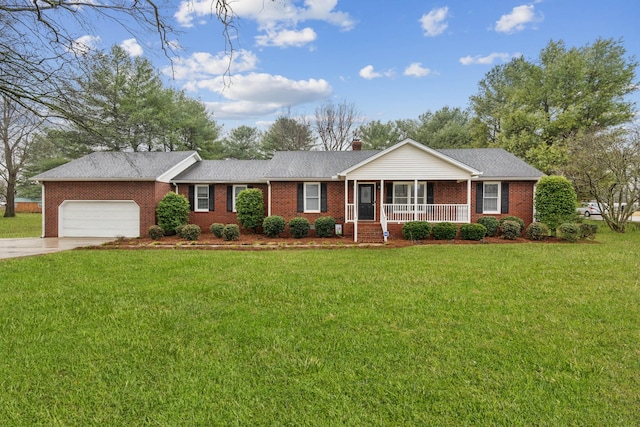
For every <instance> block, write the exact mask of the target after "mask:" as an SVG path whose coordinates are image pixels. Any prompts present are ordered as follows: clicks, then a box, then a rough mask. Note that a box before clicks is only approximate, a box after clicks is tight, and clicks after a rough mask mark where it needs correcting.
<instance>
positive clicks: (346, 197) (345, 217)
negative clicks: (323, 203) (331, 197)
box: [343, 176, 349, 235]
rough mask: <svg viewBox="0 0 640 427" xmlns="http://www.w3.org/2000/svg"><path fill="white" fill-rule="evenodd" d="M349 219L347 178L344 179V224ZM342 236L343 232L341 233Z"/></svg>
mask: <svg viewBox="0 0 640 427" xmlns="http://www.w3.org/2000/svg"><path fill="white" fill-rule="evenodd" d="M348 219H349V178H348V177H347V176H345V177H344V223H345V224H346V223H347V220H348ZM343 235H344V231H343Z"/></svg>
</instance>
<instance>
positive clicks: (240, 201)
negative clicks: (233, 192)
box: [236, 188, 264, 231]
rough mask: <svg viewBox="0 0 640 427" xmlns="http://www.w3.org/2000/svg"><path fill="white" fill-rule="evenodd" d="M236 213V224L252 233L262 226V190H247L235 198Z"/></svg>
mask: <svg viewBox="0 0 640 427" xmlns="http://www.w3.org/2000/svg"><path fill="white" fill-rule="evenodd" d="M236 212H237V213H238V223H239V224H240V225H241V226H243V227H245V228H251V229H253V230H254V231H255V230H256V229H257V228H258V227H260V226H261V225H262V221H263V220H264V197H263V196H262V190H259V189H257V188H247V189H246V190H242V191H241V192H240V193H238V196H237V197H236Z"/></svg>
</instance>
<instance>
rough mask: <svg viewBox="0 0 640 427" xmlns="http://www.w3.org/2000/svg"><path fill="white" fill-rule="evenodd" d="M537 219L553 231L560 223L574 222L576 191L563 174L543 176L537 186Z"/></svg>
mask: <svg viewBox="0 0 640 427" xmlns="http://www.w3.org/2000/svg"><path fill="white" fill-rule="evenodd" d="M534 207H535V212H536V221H539V222H543V223H545V224H547V226H549V229H550V230H551V233H552V234H554V235H555V230H556V229H557V228H558V226H559V225H560V224H563V223H569V222H573V220H574V218H575V215H576V192H575V191H574V189H573V186H572V185H571V182H570V181H569V180H568V179H567V178H565V177H563V176H557V175H552V176H543V177H542V178H540V181H539V182H538V184H537V186H536V194H535V203H534Z"/></svg>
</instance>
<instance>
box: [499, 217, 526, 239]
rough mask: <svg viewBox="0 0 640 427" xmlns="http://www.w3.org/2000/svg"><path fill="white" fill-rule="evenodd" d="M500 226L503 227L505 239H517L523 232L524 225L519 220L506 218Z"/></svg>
mask: <svg viewBox="0 0 640 427" xmlns="http://www.w3.org/2000/svg"><path fill="white" fill-rule="evenodd" d="M500 228H501V229H502V238H503V239H507V240H516V239H517V238H518V237H520V235H521V234H522V226H521V225H520V223H519V222H517V221H510V220H506V221H504V222H503V223H502V225H501V226H500Z"/></svg>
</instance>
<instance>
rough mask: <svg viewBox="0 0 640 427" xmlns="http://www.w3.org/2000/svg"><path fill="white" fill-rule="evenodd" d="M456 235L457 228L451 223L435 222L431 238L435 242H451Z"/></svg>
mask: <svg viewBox="0 0 640 427" xmlns="http://www.w3.org/2000/svg"><path fill="white" fill-rule="evenodd" d="M457 235H458V226H457V225H456V224H454V223H452V222H436V223H435V224H433V238H434V239H436V240H453V239H455V238H456V236H457Z"/></svg>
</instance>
